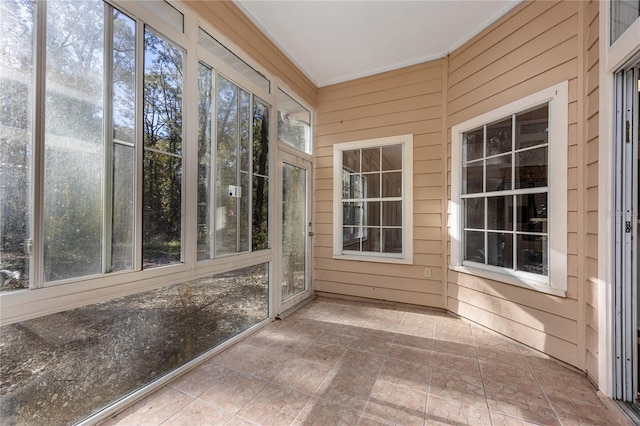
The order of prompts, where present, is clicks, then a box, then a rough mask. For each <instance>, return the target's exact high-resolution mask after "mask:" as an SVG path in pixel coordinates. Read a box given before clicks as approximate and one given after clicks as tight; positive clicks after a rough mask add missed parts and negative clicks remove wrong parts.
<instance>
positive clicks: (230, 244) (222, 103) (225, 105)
mask: <svg viewBox="0 0 640 426" xmlns="http://www.w3.org/2000/svg"><path fill="white" fill-rule="evenodd" d="M239 95H240V93H239V90H238V87H237V86H236V85H235V84H233V83H232V82H231V81H229V80H227V79H226V78H224V77H222V76H220V75H219V76H218V93H217V96H216V99H217V107H218V108H217V111H216V113H217V135H218V138H217V147H216V153H217V160H216V161H217V169H216V250H215V251H216V255H221V254H227V253H235V252H237V251H238V220H237V218H238V213H239V211H238V209H239V205H238V198H236V196H234V194H236V195H237V190H236V187H237V186H238V183H237V181H238V154H239V153H238V140H239V138H240V133H239V132H238V128H239V126H240V117H239V111H238V109H239V107H238V102H239Z"/></svg>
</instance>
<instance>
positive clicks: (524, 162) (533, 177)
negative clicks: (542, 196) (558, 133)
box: [515, 146, 548, 189]
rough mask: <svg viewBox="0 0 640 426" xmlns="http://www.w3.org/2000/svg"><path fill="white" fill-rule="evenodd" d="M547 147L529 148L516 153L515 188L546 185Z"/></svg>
mask: <svg viewBox="0 0 640 426" xmlns="http://www.w3.org/2000/svg"><path fill="white" fill-rule="evenodd" d="M547 152H548V148H547V147H546V146H544V147H542V148H535V149H529V150H527V151H522V152H518V153H516V164H515V169H516V170H515V174H516V188H517V189H520V188H535V187H542V186H547V185H548V180H547V179H548V178H547V164H548V156H547Z"/></svg>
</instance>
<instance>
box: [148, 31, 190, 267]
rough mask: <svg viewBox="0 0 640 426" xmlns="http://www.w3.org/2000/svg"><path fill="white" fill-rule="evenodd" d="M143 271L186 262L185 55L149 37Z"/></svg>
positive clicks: (158, 39)
mask: <svg viewBox="0 0 640 426" xmlns="http://www.w3.org/2000/svg"><path fill="white" fill-rule="evenodd" d="M144 39H145V43H144V47H145V56H144V159H143V162H144V164H143V176H144V178H143V182H144V187H143V216H142V228H143V229H142V233H143V236H142V241H143V247H142V262H143V268H150V267H154V266H161V265H167V264H172V263H180V262H181V260H182V250H181V247H182V84H183V83H182V62H183V55H184V52H183V51H182V50H181V49H179V48H177V47H175V46H173V45H172V44H171V43H169V42H168V41H166V40H164V39H163V38H162V37H160V36H158V35H156V34H155V33H153V32H152V31H150V30H149V29H147V30H145V34H144Z"/></svg>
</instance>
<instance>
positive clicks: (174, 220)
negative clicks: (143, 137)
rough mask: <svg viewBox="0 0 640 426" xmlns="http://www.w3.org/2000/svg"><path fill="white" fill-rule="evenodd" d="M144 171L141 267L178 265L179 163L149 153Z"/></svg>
mask: <svg viewBox="0 0 640 426" xmlns="http://www.w3.org/2000/svg"><path fill="white" fill-rule="evenodd" d="M143 167H144V177H143V178H144V211H143V216H142V229H143V230H142V232H143V234H142V267H143V268H144V269H146V268H152V267H156V266H162V265H167V264H172V263H180V254H181V225H182V224H181V220H182V219H181V214H180V212H181V207H180V204H181V189H182V159H181V158H179V157H174V156H172V155H168V154H162V153H159V152H154V151H148V152H145V156H144V165H143Z"/></svg>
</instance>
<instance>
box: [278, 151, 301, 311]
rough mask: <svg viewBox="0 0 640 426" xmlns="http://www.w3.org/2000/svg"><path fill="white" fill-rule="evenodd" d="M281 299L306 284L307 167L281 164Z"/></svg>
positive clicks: (298, 290)
mask: <svg viewBox="0 0 640 426" xmlns="http://www.w3.org/2000/svg"><path fill="white" fill-rule="evenodd" d="M282 225H283V226H282V271H283V280H282V299H283V300H285V299H286V298H288V297H290V296H293V295H295V294H298V293H300V292H301V291H304V290H305V288H306V282H307V280H306V253H307V247H306V241H307V171H306V170H305V169H303V168H300V167H296V166H293V165H291V164H286V163H285V164H283V166H282Z"/></svg>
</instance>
